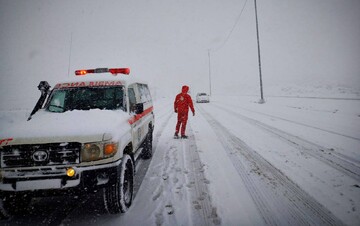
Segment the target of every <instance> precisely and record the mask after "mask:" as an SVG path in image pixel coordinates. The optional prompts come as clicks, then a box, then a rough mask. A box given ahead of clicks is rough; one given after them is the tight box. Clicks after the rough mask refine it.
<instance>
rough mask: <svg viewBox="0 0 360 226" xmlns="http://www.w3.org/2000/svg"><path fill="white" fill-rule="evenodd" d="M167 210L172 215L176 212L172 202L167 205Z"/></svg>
mask: <svg viewBox="0 0 360 226" xmlns="http://www.w3.org/2000/svg"><path fill="white" fill-rule="evenodd" d="M165 211H166V212H167V214H169V215H171V214H173V213H174V208H173V206H172V205H171V204H168V205H166V206H165Z"/></svg>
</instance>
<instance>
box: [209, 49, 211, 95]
mask: <svg viewBox="0 0 360 226" xmlns="http://www.w3.org/2000/svg"><path fill="white" fill-rule="evenodd" d="M208 57H209V88H210V96H211V65H210V62H211V60H210V49H208Z"/></svg>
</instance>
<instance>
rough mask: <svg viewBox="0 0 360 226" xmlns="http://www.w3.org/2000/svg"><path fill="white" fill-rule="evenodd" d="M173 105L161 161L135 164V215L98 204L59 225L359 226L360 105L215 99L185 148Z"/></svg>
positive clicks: (157, 142)
mask: <svg viewBox="0 0 360 226" xmlns="http://www.w3.org/2000/svg"><path fill="white" fill-rule="evenodd" d="M172 104H173V103H172V100H171V99H167V98H163V99H161V100H158V101H156V103H155V112H156V127H155V131H154V132H155V134H154V141H153V142H154V143H153V147H154V156H153V158H152V159H151V160H147V161H143V160H141V162H139V164H138V165H137V169H138V177H141V178H140V180H142V183H141V185H139V186H138V188H137V191H136V197H135V199H134V202H133V205H132V207H131V208H130V209H129V211H128V212H127V213H126V214H120V215H109V214H107V213H105V212H104V211H103V210H102V204H101V197H99V195H97V196H96V195H92V196H89V197H87V198H86V199H85V200H84V201H83V203H82V204H78V205H77V206H74V207H73V208H70V209H68V211H67V212H66V214H63V215H64V216H62V220H58V221H57V222H61V223H60V224H61V225H343V224H345V225H359V224H360V214H359V213H360V210H359V208H360V150H359V149H360V104H359V100H339V99H315V98H311V99H310V98H309V99H306V98H281V97H273V98H268V100H267V103H266V104H263V105H260V104H257V103H256V98H255V97H214V98H213V99H212V100H211V102H210V103H208V104H196V105H195V109H196V115H195V117H192V116H189V122H188V128H187V132H188V135H189V139H186V140H183V139H173V137H172V136H173V134H174V127H175V122H176V115H175V114H174V113H173V111H172V109H173V106H172ZM73 203H74V202H72V203H70V204H69V205H73ZM35 205H36V203H35ZM61 206H63V205H61ZM65 209H66V208H65ZM24 219H25V218H23V219H22V220H21V221H20V222H26V221H25V220H24ZM50 220H51V219H50V218H49V221H50ZM49 221H47V220H46V218H45V220H44V219H42V222H43V223H44V224H46V223H49ZM18 222H19V221H18V219H14V218H13V219H9V220H8V221H6V222H4V223H5V224H8V225H17V223H18ZM29 222H34V221H29ZM35 222H36V221H35ZM1 223H2V222H1Z"/></svg>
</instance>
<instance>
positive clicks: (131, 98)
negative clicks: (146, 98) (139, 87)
mask: <svg viewBox="0 0 360 226" xmlns="http://www.w3.org/2000/svg"><path fill="white" fill-rule="evenodd" d="M128 94H129V105H130V106H129V107H130V112H135V106H136V97H135V91H134V88H128Z"/></svg>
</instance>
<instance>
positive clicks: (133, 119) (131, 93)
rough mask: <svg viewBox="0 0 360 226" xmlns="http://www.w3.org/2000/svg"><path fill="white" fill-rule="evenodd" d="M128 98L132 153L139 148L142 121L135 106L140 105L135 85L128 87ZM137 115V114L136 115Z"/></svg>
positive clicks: (141, 136) (141, 135) (141, 137)
mask: <svg viewBox="0 0 360 226" xmlns="http://www.w3.org/2000/svg"><path fill="white" fill-rule="evenodd" d="M128 97H129V112H130V120H129V123H130V125H131V133H132V143H133V148H134V151H135V150H137V149H138V148H139V147H140V144H141V142H142V139H143V136H144V135H143V122H142V121H143V119H142V118H141V113H139V112H137V104H139V103H140V98H139V92H138V88H137V86H136V84H132V85H129V87H128ZM137 113H138V114H137Z"/></svg>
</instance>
